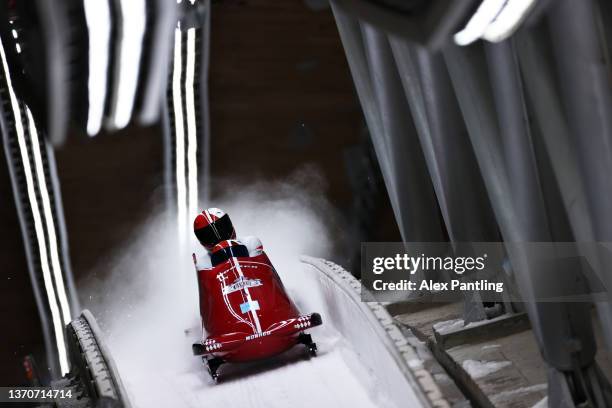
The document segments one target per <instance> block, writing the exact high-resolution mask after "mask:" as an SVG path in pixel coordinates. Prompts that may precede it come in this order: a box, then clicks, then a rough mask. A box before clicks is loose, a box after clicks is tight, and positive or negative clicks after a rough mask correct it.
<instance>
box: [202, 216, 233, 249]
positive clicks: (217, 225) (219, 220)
mask: <svg viewBox="0 0 612 408" xmlns="http://www.w3.org/2000/svg"><path fill="white" fill-rule="evenodd" d="M193 232H194V233H195V235H196V237H197V238H198V241H200V243H201V244H202V245H204V246H205V247H206V248H207V249H209V250H210V249H212V248H213V247H214V246H215V245H217V244H218V243H219V242H221V241H225V240H228V239H235V238H236V231H234V226H233V225H232V221H231V220H230V217H229V215H227V214H226V213H225V212H223V211H222V210H220V209H218V208H209V209H208V210H204V211H202V212H201V213H200V214H198V216H197V217H196V218H195V220H194V221H193Z"/></svg>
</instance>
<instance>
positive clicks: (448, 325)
mask: <svg viewBox="0 0 612 408" xmlns="http://www.w3.org/2000/svg"><path fill="white" fill-rule="evenodd" d="M464 326H465V324H464V322H463V319H453V320H443V321H441V322H437V323H434V325H433V328H434V330H436V331H437V332H438V333H440V334H445V333H449V332H453V331H456V330H459V329H462V328H463V327H464Z"/></svg>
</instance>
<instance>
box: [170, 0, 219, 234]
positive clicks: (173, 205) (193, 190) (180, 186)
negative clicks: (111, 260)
mask: <svg viewBox="0 0 612 408" xmlns="http://www.w3.org/2000/svg"><path fill="white" fill-rule="evenodd" d="M210 4H211V3H210V1H209V0H201V1H191V0H179V1H178V7H179V18H178V21H177V23H176V27H175V28H174V48H173V52H172V58H171V71H170V73H169V75H168V88H167V97H166V103H165V104H164V108H163V131H164V154H165V162H164V168H165V184H166V199H167V200H166V201H167V206H168V208H170V209H173V213H175V214H176V217H177V218H176V225H177V226H178V233H179V239H180V240H182V241H185V240H186V239H187V237H188V234H187V226H188V225H189V224H190V223H191V220H192V217H193V216H195V214H197V213H198V206H199V202H200V200H204V201H206V200H207V197H208V194H209V191H208V184H207V183H208V180H209V154H210V153H209V145H210V123H209V122H210V120H209V108H208V65H209V62H208V59H209V43H210V14H211V9H210Z"/></svg>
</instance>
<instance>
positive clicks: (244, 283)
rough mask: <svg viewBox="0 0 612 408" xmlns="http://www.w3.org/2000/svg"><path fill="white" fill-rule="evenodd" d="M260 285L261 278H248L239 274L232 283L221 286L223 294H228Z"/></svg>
mask: <svg viewBox="0 0 612 408" xmlns="http://www.w3.org/2000/svg"><path fill="white" fill-rule="evenodd" d="M256 286H261V279H249V278H245V277H244V276H239V277H238V279H236V280H235V281H234V283H232V284H230V285H227V286H224V287H223V294H224V295H228V294H230V293H233V292H236V291H237V290H241V289H244V288H253V287H256Z"/></svg>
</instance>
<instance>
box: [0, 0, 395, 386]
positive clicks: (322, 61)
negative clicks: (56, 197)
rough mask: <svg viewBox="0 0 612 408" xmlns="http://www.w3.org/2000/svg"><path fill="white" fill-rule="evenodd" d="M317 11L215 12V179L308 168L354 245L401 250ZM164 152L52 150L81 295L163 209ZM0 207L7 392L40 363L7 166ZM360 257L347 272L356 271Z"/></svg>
mask: <svg viewBox="0 0 612 408" xmlns="http://www.w3.org/2000/svg"><path fill="white" fill-rule="evenodd" d="M314 3H317V2H316V1H314V0H311V1H307V2H304V1H301V0H283V1H278V0H252V1H247V0H226V1H225V0H224V1H219V2H216V3H214V4H213V14H212V33H211V67H210V79H209V86H210V106H211V112H210V113H211V133H212V145H211V152H212V157H211V163H210V165H211V174H212V176H213V179H224V180H225V179H232V180H240V182H245V183H248V182H251V181H254V180H259V179H265V180H276V179H279V180H281V179H285V178H286V177H288V176H290V175H291V174H292V173H294V172H295V171H296V170H298V169H299V168H301V167H303V166H305V165H308V166H310V167H311V168H314V169H315V170H316V171H317V172H318V173H320V174H322V175H323V177H324V179H325V181H326V189H325V191H324V193H325V195H326V198H327V199H328V200H329V201H330V202H331V203H332V205H333V206H334V207H335V208H336V209H337V210H338V211H337V213H338V217H340V218H342V219H341V220H336V221H338V222H337V224H338V225H345V226H346V228H355V229H356V231H358V232H359V234H357V235H356V236H355V238H357V241H358V240H359V239H362V240H365V239H367V240H371V241H374V240H380V241H395V240H399V236H398V232H397V228H396V226H395V223H394V221H393V214H392V212H391V210H390V207H389V204H388V202H387V199H386V192H385V191H384V187H381V186H382V184H381V181H380V174H379V173H378V170H377V168H376V165H375V164H373V163H374V162H373V160H372V152H371V148H370V146H369V142H368V135H367V133H366V132H367V131H366V129H365V125H364V122H363V118H362V114H361V109H360V106H359V102H358V100H357V98H356V95H355V92H354V89H353V84H352V79H351V76H350V72H349V69H348V66H347V63H346V59H345V56H344V51H343V49H342V44H341V43H340V39H339V37H338V32H337V29H336V26H335V22H334V20H333V16H332V14H331V11H330V9H329V8H324V9H322V10H318V11H317V10H314V9H312V8H310V7H308V6H307V4H314ZM162 148H163V144H162V135H161V130H160V128H159V127H150V128H142V127H135V126H132V127H130V128H128V129H126V130H124V131H122V132H120V133H117V134H112V135H106V134H102V135H99V136H97V137H95V138H91V139H89V138H85V137H76V136H71V137H69V138H68V142H67V143H66V145H64V146H63V147H61V148H59V149H58V150H56V162H57V166H58V174H59V177H60V182H61V188H62V197H63V203H64V210H65V218H66V223H67V229H68V238H69V244H70V254H71V260H72V269H73V273H74V277H75V280H76V282H77V286H79V282H83V281H84V280H86V279H87V277H88V276H89V274H91V273H94V272H93V271H94V270H95V266H96V264H98V263H99V260H100V259H103V258H104V257H107V256H109V255H110V254H111V253H112V252H113V251H114V249H116V248H118V247H121V246H122V245H123V244H124V243H125V242H126V240H128V239H129V237H130V236H131V235H132V234H133V232H134V231H135V229H136V228H137V227H138V226H139V225H140V224H141V223H142V222H143V221H144V220H145V219H146V218H147V217H148V216H149V215H150V213H151V211H152V209H153V208H155V206H156V205H157V204H158V203H159V202H160V201H161V200H162V199H163V190H162V183H163V150H162ZM2 160H3V161H4V155H3V154H2ZM355 168H357V169H361V172H359V171H355ZM364 172H365V173H364ZM365 179H367V180H369V181H370V182H371V183H370V184H372V183H374V184H375V185H377V186H378V188H379V190H378V193H379V194H378V195H376V196H375V197H374V198H372V197H364V196H360V195H359V194H360V193H359V192H358V191H359V189H360V184H359V183H361V182H363V181H364V180H365ZM212 187H213V190H212V194H213V196H214V195H215V192H216V191H218V189H216V188H215V184H214V183H213V184H212ZM0 197H1V198H2V205H1V206H0V231H1V233H2V245H0V265H1V267H2V275H1V276H0V281H2V285H1V286H0V303H1V304H0V385H17V384H21V383H23V382H24V375H23V369H22V367H21V361H22V358H23V356H24V355H26V354H28V353H31V352H34V354H35V356H36V357H37V359H38V361H39V364H40V363H42V362H44V359H43V357H42V355H41V353H42V351H43V344H42V334H41V328H40V321H39V319H38V312H37V309H36V305H35V303H34V296H33V294H32V288H31V284H30V280H29V275H28V271H27V266H26V262H25V254H24V249H23V243H22V239H21V233H20V230H19V224H18V220H17V214H16V210H15V206H14V202H13V197H12V191H11V186H10V180H9V177H8V170H7V166H6V165H5V164H2V165H0ZM364 200H365V201H367V202H369V205H370V206H373V207H372V208H375V209H376V214H375V217H370V218H371V219H370V220H368V221H364V220H361V221H360V220H359V216H358V215H359V211H360V210H359V209H360V208H361V209H362V210H363V206H364ZM372 200H373V202H371V201H372ZM355 250H358V246H357V247H355ZM355 256H356V254H355V253H346V254H343V258H342V259H340V261H341V262H342V261H344V262H345V265H346V264H347V263H349V264H350V263H352V262H354V257H355ZM346 266H349V265H346ZM40 365H42V364H40Z"/></svg>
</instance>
